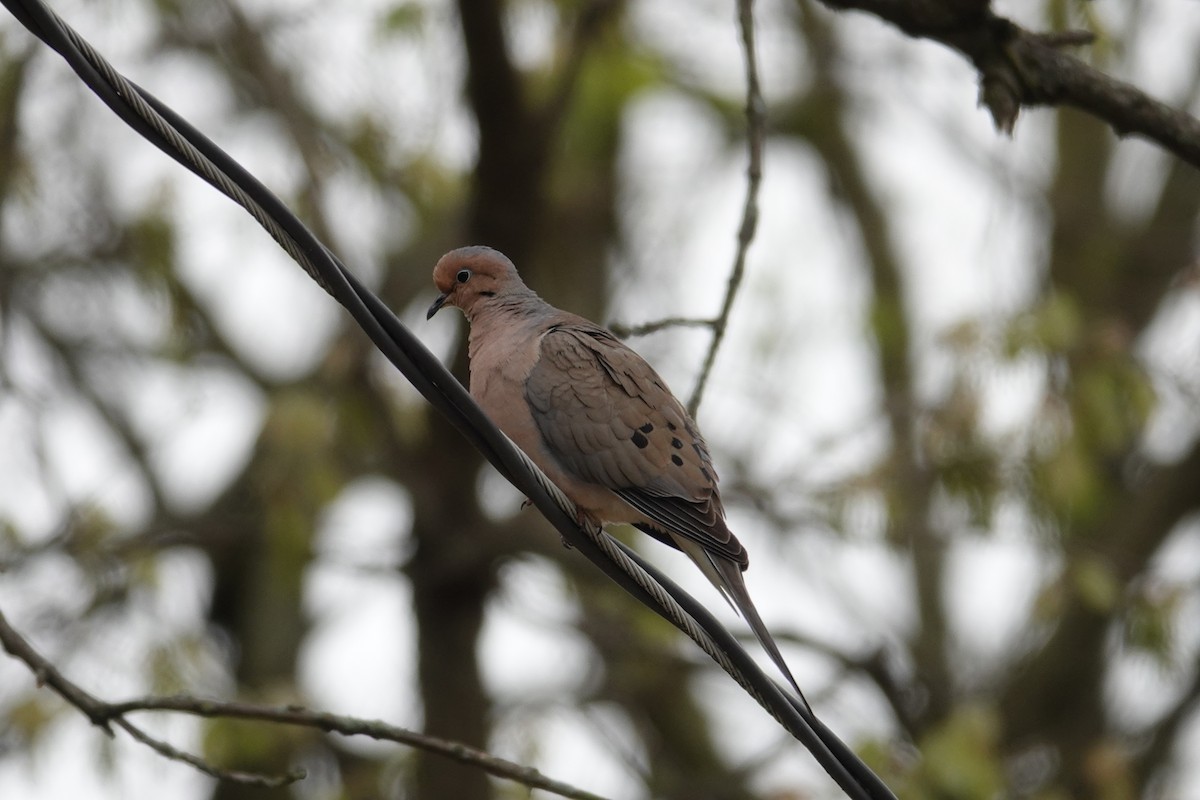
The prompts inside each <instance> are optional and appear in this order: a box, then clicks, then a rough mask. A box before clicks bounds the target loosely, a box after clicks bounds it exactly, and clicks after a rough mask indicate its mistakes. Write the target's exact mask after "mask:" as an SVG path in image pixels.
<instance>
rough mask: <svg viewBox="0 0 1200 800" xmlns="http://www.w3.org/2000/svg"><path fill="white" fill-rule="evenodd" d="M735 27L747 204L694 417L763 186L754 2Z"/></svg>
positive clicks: (747, 2)
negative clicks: (741, 72)
mask: <svg viewBox="0 0 1200 800" xmlns="http://www.w3.org/2000/svg"><path fill="white" fill-rule="evenodd" d="M738 26H739V27H740V28H741V33H742V56H743V59H744V60H745V64H746V149H747V152H748V154H749V160H748V163H747V165H746V204H745V206H743V208H742V222H741V225H740V226H739V227H738V235H737V253H736V254H735V255H734V259H733V270H732V271H731V272H730V273H729V283H728V284H726V286H725V300H724V301H723V302H722V303H721V313H719V314H718V315H717V318H716V320H715V321H714V323H713V326H712V327H713V338H712V343H711V344H709V346H708V353H707V354H705V356H704V365H703V366H702V367H701V368H700V377H699V378H697V379H696V388H695V389H693V390H692V396H691V398H689V399H688V404H687V407H688V413H690V414H691V415H692V416H693V417H695V416H696V412H697V410H698V409H699V408H700V400H701V398H702V397H703V396H704V387H705V386H706V385H707V384H708V376H709V374H710V373H711V372H712V367H713V362H714V361H716V359H717V350H718V349H719V348H720V347H721V342H722V341H723V340H724V339H725V329H726V328H727V327H728V325H729V312H730V310H732V308H733V301H734V300H735V299H736V297H737V292H738V288H739V287H740V286H741V285H742V277H743V275H744V274H745V271H746V253H747V252H748V251H749V250H750V243H751V242H753V241H754V232H755V230H757V228H758V189H759V186H760V185H761V184H762V161H763V142H764V140H765V139H766V118H767V114H766V104H765V103H764V102H763V97H762V87H761V86H760V85H759V80H758V54H757V52H756V50H755V46H754V0H738Z"/></svg>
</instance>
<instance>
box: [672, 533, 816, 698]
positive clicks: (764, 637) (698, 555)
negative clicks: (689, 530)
mask: <svg viewBox="0 0 1200 800" xmlns="http://www.w3.org/2000/svg"><path fill="white" fill-rule="evenodd" d="M671 538H672V539H673V540H674V541H675V544H676V546H678V547H679V549H680V550H682V551H683V552H684V553H686V554H687V556H688V558H690V559H692V561H694V562H695V563H696V566H698V567H699V568H700V571H701V572H703V573H704V576H705V577H706V578H708V579H709V580H710V581H711V582H712V584H713V586H716V587H717V591H719V592H720V593H721V595H722V596H723V597H724V598H725V599H726V601H728V602H729V605H731V606H733V608H734V610H735V611H737V612H738V613H739V614H741V615H742V618H743V619H745V620H746V624H747V625H749V626H750V630H752V631H754V636H755V638H757V639H758V643H759V644H761V645H762V648H763V650H765V651H767V655H769V656H770V657H771V660H772V661H774V662H775V666H777V667H779V671H780V672H782V673H783V676H784V677H785V678H787V680H788V683H790V684H791V685H792V688H793V689H795V690H796V696H797V697H799V698H800V702H802V703H804V706H805V708H807V709H808V710H809V711H810V712H811V711H812V707H811V706H809V704H808V699H807V698H805V696H804V692H802V691H800V686H799V684H797V683H796V679H795V678H794V677H792V671H791V670H790V669H788V665H787V662H786V661H784V660H783V654H782V653H780V652H779V645H777V644H775V639H774V638H773V637H772V636H771V632H770V631H769V630H767V626H766V623H764V622H763V621H762V617H760V616H759V615H758V609H757V608H755V607H754V601H753V600H751V599H750V592H749V591H747V589H746V581H745V579H743V578H742V568H741V565H739V564H736V563H734V562H733V561H730V560H729V559H727V558H721V557H720V556H717V555H713V554H712V553H709V552H708V551H707V550H705V549H704V548H703V547H701V546H700V545H699V544H697V543H696V542H693V541H692V540H691V539H687V538H685V537H683V536H675V535H672V536H671Z"/></svg>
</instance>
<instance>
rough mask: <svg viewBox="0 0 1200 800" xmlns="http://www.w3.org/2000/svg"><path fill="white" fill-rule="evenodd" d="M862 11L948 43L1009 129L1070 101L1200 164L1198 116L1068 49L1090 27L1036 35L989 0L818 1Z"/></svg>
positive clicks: (1121, 132)
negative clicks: (1026, 110)
mask: <svg viewBox="0 0 1200 800" xmlns="http://www.w3.org/2000/svg"><path fill="white" fill-rule="evenodd" d="M820 2H821V3H822V4H824V5H825V6H827V7H829V8H831V9H834V10H835V11H846V10H856V11H865V12H867V13H869V14H873V15H875V16H876V17H879V18H880V19H882V20H884V21H885V22H889V23H891V24H892V25H894V26H896V27H897V28H899V29H900V30H902V31H903V32H904V33H906V34H908V35H909V36H912V37H914V38H920V39H930V40H932V41H935V42H940V43H942V44H944V45H946V46H947V47H951V48H953V49H955V50H957V51H959V52H960V53H962V54H963V55H964V56H966V57H967V58H968V59H970V60H971V63H972V64H974V65H975V68H976V69H977V70H978V71H979V86H980V88H979V100H980V103H981V104H982V105H985V106H987V109H988V111H989V112H991V115H992V119H993V121H994V122H995V123H996V127H997V128H999V129H1000V130H1002V131H1004V132H1005V133H1011V132H1012V129H1013V125H1014V124H1016V121H1017V115H1018V113H1019V112H1020V110H1021V107H1022V106H1039V105H1045V106H1072V107H1074V108H1078V109H1080V110H1081V111H1084V112H1087V113H1088V114H1091V115H1092V116H1094V117H1096V118H1097V119H1100V120H1102V121H1104V122H1106V123H1108V124H1109V126H1111V127H1112V129H1113V131H1114V132H1115V133H1116V134H1117V135H1118V136H1130V135H1136V136H1141V137H1143V138H1145V139H1149V140H1150V141H1152V142H1155V143H1157V144H1158V145H1160V146H1162V147H1163V148H1164V149H1166V150H1167V151H1169V152H1171V153H1173V154H1174V155H1176V156H1177V157H1179V158H1180V159H1181V160H1183V161H1185V162H1187V163H1188V164H1191V165H1192V166H1193V167H1196V168H1200V120H1197V119H1196V118H1195V117H1193V116H1191V115H1190V114H1187V113H1185V112H1183V111H1180V110H1179V109H1176V108H1172V107H1171V106H1169V105H1167V104H1166V103H1163V102H1162V101H1160V100H1156V99H1154V98H1152V97H1150V96H1149V95H1147V94H1146V93H1145V92H1143V91H1142V90H1141V89H1138V88H1137V87H1136V86H1133V85H1131V84H1128V83H1125V82H1123V81H1119V80H1117V79H1116V78H1113V77H1111V76H1109V75H1106V74H1104V73H1103V72H1101V71H1100V70H1098V69H1095V68H1094V67H1091V66H1088V65H1087V64H1085V63H1083V62H1082V61H1080V60H1079V59H1077V58H1075V57H1074V56H1071V55H1069V54H1067V53H1065V52H1063V50H1062V48H1063V46H1064V45H1074V44H1079V43H1081V42H1082V41H1085V40H1086V37H1087V34H1080V33H1077V32H1068V33H1067V34H1038V33H1033V32H1030V31H1027V30H1025V29H1024V28H1021V27H1020V26H1018V25H1016V24H1015V23H1013V22H1011V21H1010V20H1008V19H1005V18H1004V17H1000V16H997V15H996V14H994V13H993V12H992V10H991V8H990V7H989V4H988V3H987V2H986V0H982V1H981V0H955V1H954V2H936V0H820Z"/></svg>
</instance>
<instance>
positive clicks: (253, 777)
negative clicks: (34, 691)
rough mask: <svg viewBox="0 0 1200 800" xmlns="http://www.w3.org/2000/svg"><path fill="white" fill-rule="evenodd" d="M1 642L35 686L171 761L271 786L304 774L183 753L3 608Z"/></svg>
mask: <svg viewBox="0 0 1200 800" xmlns="http://www.w3.org/2000/svg"><path fill="white" fill-rule="evenodd" d="M0 645H3V646H4V649H5V650H6V651H7V652H8V654H9V655H11V656H12V657H13V658H15V659H17V660H18V661H22V662H24V664H25V665H26V666H27V667H29V669H30V670H31V671H32V672H33V675H34V677H35V678H36V679H37V683H38V686H48V687H50V688H51V689H53V690H54V692H55V694H57V695H58V696H59V697H61V698H62V699H63V700H66V701H67V703H68V704H70V705H72V706H74V707H75V708H77V709H78V710H79V711H80V712H82V713H83V715H84V716H86V717H87V718H88V719H89V720H90V721H91V723H92V724H93V725H95V726H97V727H99V728H102V729H103V730H104V732H105V733H107V734H108V735H109V736H112V735H113V730H112V726H113V725H116V726H117V727H119V728H121V729H123V730H124V731H126V732H127V733H128V734H129V735H130V736H132V737H133V738H134V739H136V740H137V741H139V742H141V743H142V744H144V745H146V746H147V747H149V748H150V749H152V750H154V751H155V752H156V753H158V754H159V755H161V756H164V757H165V758H169V759H171V760H172V761H179V762H181V763H184V764H188V765H189V766H192V767H195V768H196V769H198V770H200V771H201V772H203V773H204V774H205V775H210V776H212V777H214V778H217V779H219V780H226V781H231V782H234V783H242V784H247V785H250V786H261V787H266V788H274V787H278V786H286V785H287V784H290V783H295V782H296V781H298V780H300V779H301V778H303V777H304V771H303V770H295V771H292V772H289V773H287V774H285V775H260V774H254V773H249V772H241V771H237V770H226V769H221V768H220V767H215V766H213V765H212V764H210V763H208V762H207V761H205V760H204V759H202V758H200V757H199V756H194V755H192V754H191V753H185V752H184V751H182V750H179V749H177V748H175V747H173V746H171V745H169V744H167V743H166V742H164V741H162V740H160V739H156V738H155V737H153V736H151V735H150V734H148V733H146V732H145V731H143V730H142V729H141V728H139V727H137V726H136V725H134V724H133V723H132V722H130V721H129V720H127V719H125V718H124V717H123V716H122V713H123V712H122V711H120V710H119V709H118V708H116V707H114V706H113V705H112V704H111V703H106V702H104V701H103V700H100V699H99V698H97V697H96V696H94V695H92V694H90V693H88V692H86V691H84V689H83V688H81V687H80V686H79V685H78V684H76V683H73V682H72V681H70V680H68V679H67V678H66V676H64V675H63V674H62V672H60V671H59V669H58V668H57V667H56V666H54V664H53V663H51V662H50V660H49V659H47V658H46V657H45V656H43V655H42V654H41V653H39V652H38V651H37V650H35V649H34V647H33V645H31V644H30V643H29V641H28V640H27V639H26V638H25V637H24V636H22V635H21V634H20V633H18V632H17V631H16V629H14V628H13V627H12V626H11V625H10V624H9V623H8V620H7V619H6V618H5V616H4V613H3V612H0Z"/></svg>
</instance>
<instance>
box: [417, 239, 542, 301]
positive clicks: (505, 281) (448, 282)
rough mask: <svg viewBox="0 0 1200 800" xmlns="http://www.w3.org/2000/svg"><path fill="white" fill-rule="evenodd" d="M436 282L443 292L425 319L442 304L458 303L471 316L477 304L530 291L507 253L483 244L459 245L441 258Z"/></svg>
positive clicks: (437, 267) (435, 268)
mask: <svg viewBox="0 0 1200 800" xmlns="http://www.w3.org/2000/svg"><path fill="white" fill-rule="evenodd" d="M433 284H434V285H435V286H436V287H437V290H438V292H440V294H438V297H437V299H436V300H434V301H433V305H431V306H430V307H429V312H428V313H427V314H426V315H425V318H426V319H429V318H431V317H432V316H433V315H434V314H436V313H437V312H438V310H439V309H440V308H441V307H442V306H457V307H458V308H459V309H461V310H462V312H463V313H464V314H466V316H467V319H470V318H471V317H472V316H474V313H475V312H476V310H477V307H479V306H482V305H484V304H486V303H488V302H489V301H490V300H492V299H494V298H502V297H504V296H506V295H512V294H517V293H521V294H527V293H530V292H529V289H528V288H526V286H525V284H524V283H522V282H521V277H520V276H519V275H517V268H516V267H514V266H513V263H512V262H511V261H509V260H508V256H506V255H504V254H503V253H501V252H500V251H499V250H493V249H492V248H490V247H483V246H480V245H476V246H474V247H460V248H458V249H457V250H451V251H450V252H449V253H446V255H444V256H442V257H441V258H440V259H438V262H437V266H436V267H434V268H433Z"/></svg>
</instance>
